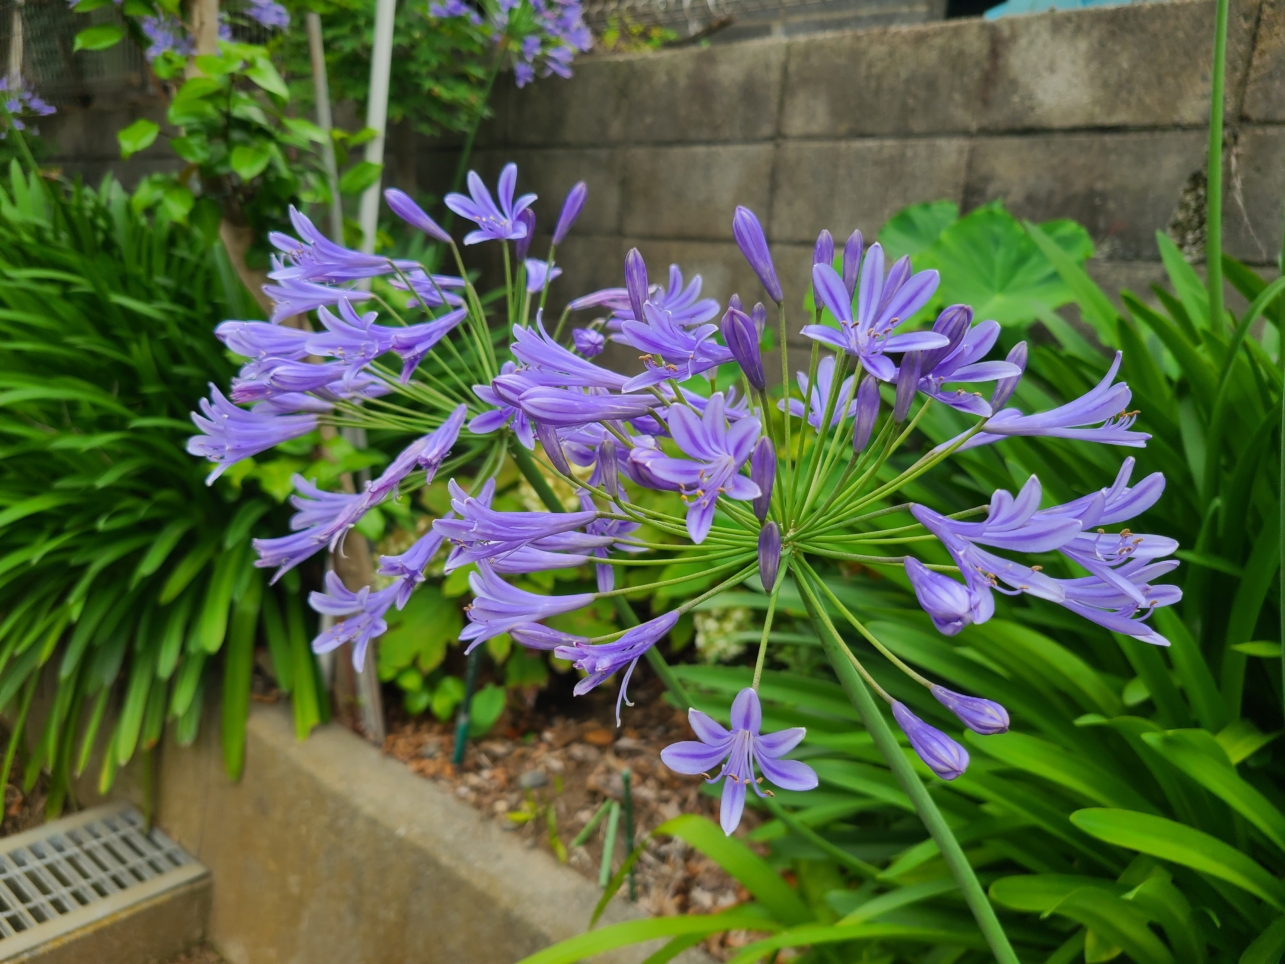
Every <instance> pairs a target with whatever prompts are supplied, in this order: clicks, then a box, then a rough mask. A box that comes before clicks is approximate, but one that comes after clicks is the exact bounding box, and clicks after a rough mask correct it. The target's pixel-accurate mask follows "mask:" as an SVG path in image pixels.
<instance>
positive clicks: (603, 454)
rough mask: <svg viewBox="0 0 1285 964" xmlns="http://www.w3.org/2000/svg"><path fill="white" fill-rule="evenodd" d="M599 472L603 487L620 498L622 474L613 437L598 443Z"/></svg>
mask: <svg viewBox="0 0 1285 964" xmlns="http://www.w3.org/2000/svg"><path fill="white" fill-rule="evenodd" d="M598 472H599V474H600V475H601V476H602V487H603V488H604V489H606V490H607V491H608V492H609V493H611V495H612V496H613V497H615V498H617V499H618V498H620V476H619V471H618V469H617V466H616V443H615V441H614V440H613V439H610V438H604V439H603V440H602V441H601V442H599V443H598Z"/></svg>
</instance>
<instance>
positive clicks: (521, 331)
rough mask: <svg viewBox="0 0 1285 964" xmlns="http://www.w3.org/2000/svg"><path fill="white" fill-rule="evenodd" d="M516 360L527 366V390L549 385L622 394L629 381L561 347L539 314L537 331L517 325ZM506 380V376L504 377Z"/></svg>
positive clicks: (514, 330) (514, 338)
mask: <svg viewBox="0 0 1285 964" xmlns="http://www.w3.org/2000/svg"><path fill="white" fill-rule="evenodd" d="M510 348H511V350H512V352H513V357H514V358H516V359H517V360H518V361H519V362H521V363H522V364H523V365H525V366H526V369H527V370H525V371H523V372H521V374H522V375H523V376H524V377H525V378H526V379H527V380H528V382H529V384H528V385H527V387H534V385H537V384H538V385H548V386H556V387H559V388H567V387H571V388H608V389H611V390H613V391H620V390H621V389H622V388H624V386H625V383H626V382H627V381H628V379H627V378H626V377H625V376H624V375H619V374H617V373H616V372H613V371H608V370H607V369H605V368H601V367H599V366H598V365H595V364H593V362H590V361H587V360H586V359H584V358H581V357H580V356H579V355H577V354H575V352H573V351H570V350H569V349H567V348H566V347H564V346H563V345H559V344H558V343H557V342H556V341H554V340H553V338H552V336H550V334H549V333H548V332H547V331H545V328H544V318H543V316H542V315H537V316H536V319H535V327H534V328H523V327H521V326H520V325H514V326H513V342H512V345H511V346H510ZM502 377H503V376H502Z"/></svg>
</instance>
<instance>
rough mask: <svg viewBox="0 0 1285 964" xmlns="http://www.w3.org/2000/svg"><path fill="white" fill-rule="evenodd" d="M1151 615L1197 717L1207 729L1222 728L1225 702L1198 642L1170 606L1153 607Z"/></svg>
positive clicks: (1225, 715) (1225, 722)
mask: <svg viewBox="0 0 1285 964" xmlns="http://www.w3.org/2000/svg"><path fill="white" fill-rule="evenodd" d="M1153 619H1154V623H1153V625H1154V626H1155V627H1156V629H1158V630H1159V631H1160V632H1161V633H1162V634H1163V635H1164V637H1165V638H1166V639H1168V640H1169V659H1170V661H1171V662H1172V663H1173V669H1174V672H1175V673H1177V674H1178V679H1179V680H1180V681H1181V682H1182V688H1183V692H1184V693H1186V694H1187V699H1188V701H1189V702H1190V703H1191V709H1192V711H1193V712H1194V713H1195V715H1196V720H1197V721H1198V722H1199V723H1200V725H1201V726H1203V727H1204V728H1205V729H1207V730H1213V731H1215V732H1217V731H1218V730H1221V729H1222V728H1223V727H1224V726H1226V725H1227V723H1228V721H1229V719H1230V717H1229V715H1228V713H1227V704H1226V703H1225V702H1224V701H1223V697H1222V694H1221V693H1220V692H1218V684H1217V683H1215V682H1214V674H1213V673H1211V672H1210V671H1209V664H1208V663H1206V662H1205V657H1204V655H1203V654H1202V653H1201V652H1200V647H1199V645H1197V643H1196V641H1195V640H1194V639H1193V638H1192V636H1191V633H1190V632H1189V631H1188V630H1187V626H1186V624H1185V623H1183V621H1182V620H1181V619H1179V618H1178V614H1177V613H1175V612H1174V611H1173V609H1172V608H1171V607H1168V606H1165V607H1161V608H1158V609H1156V610H1155V615H1154V617H1153Z"/></svg>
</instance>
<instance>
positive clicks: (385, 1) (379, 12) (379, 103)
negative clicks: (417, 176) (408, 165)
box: [361, 0, 397, 254]
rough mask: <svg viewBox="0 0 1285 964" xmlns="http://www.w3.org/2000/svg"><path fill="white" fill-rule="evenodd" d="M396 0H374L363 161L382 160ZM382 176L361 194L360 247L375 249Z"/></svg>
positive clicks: (364, 249)
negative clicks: (367, 136)
mask: <svg viewBox="0 0 1285 964" xmlns="http://www.w3.org/2000/svg"><path fill="white" fill-rule="evenodd" d="M396 14H397V0H378V2H377V3H376V6H375V42H374V49H373V50H372V51H371V57H370V94H369V97H368V98H367V101H366V126H367V127H369V128H371V129H372V130H373V131H374V132H375V136H374V137H372V138H371V139H370V140H369V141H367V142H366V160H368V161H370V162H371V163H372V164H383V163H384V134H385V131H386V129H387V127H388V74H389V71H390V70H391V69H392V66H393V18H394V17H395V16H396ZM382 182H383V178H382V177H380V178H377V179H376V180H375V183H374V184H372V185H371V186H370V187H368V188H367V189H366V193H365V194H363V195H362V196H361V235H362V238H361V249H362V251H364V252H365V253H367V254H371V253H372V252H373V251H374V250H375V229H376V228H377V227H378V225H379V195H380V187H381V185H382Z"/></svg>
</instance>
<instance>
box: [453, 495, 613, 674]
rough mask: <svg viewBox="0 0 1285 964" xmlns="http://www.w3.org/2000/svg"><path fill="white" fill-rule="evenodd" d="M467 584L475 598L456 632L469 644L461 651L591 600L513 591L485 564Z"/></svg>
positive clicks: (588, 595)
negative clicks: (461, 627)
mask: <svg viewBox="0 0 1285 964" xmlns="http://www.w3.org/2000/svg"><path fill="white" fill-rule="evenodd" d="M438 521H439V522H440V521H441V520H440V519H439V520H438ZM468 582H469V586H471V587H472V589H473V595H474V597H475V598H474V599H473V602H472V604H471V605H470V606H469V607H468V618H469V624H468V625H467V626H465V627H464V631H463V632H461V633H460V640H461V641H462V642H467V643H468V644H469V646H468V648H467V649H466V650H465V652H469V651H471V650H472V649H473V648H474V647H475V646H477V645H478V644H479V643H483V642H485V641H486V640H488V639H491V638H492V637H495V636H499V635H500V634H501V633H507V632H508V631H509V630H510V629H512V628H513V627H515V626H520V625H522V624H523V623H538V622H539V621H540V620H542V619H548V618H549V617H550V616H558V615H561V614H562V613H569V612H574V611H575V610H577V609H583V608H584V607H585V606H587V605H589V603H591V602H593V599H594V596H593V593H577V594H575V595H571V596H544V595H540V594H538V593H533V592H526V591H525V590H522V589H517V588H514V587H513V586H510V585H509V584H508V583H507V582H505V581H504V580H503V579H501V578H500V577H499V576H497V575H496V574H495V571H494V570H493V569H492V568H491V567H490V565H489V564H488V563H486V562H479V563H478V564H477V572H472V573H469V577H468Z"/></svg>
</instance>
